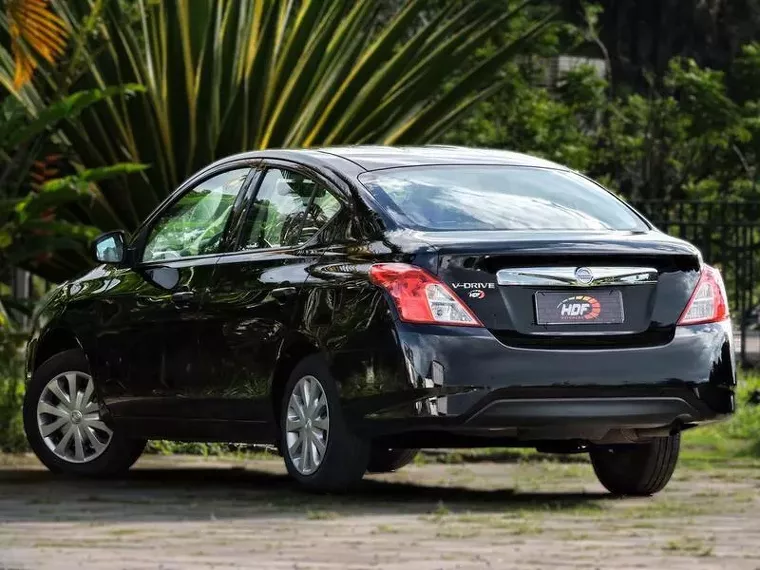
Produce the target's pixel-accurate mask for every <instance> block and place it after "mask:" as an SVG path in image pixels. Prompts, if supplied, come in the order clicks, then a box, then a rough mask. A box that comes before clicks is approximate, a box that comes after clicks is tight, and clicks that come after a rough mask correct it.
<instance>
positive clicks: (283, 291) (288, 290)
mask: <svg viewBox="0 0 760 570" xmlns="http://www.w3.org/2000/svg"><path fill="white" fill-rule="evenodd" d="M295 294H296V288H295V287H277V288H276V289H272V297H274V298H275V299H277V300H278V301H284V300H285V299H287V298H288V297H292V296H293V295H295Z"/></svg>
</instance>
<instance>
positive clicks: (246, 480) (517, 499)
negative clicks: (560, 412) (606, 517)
mask: <svg viewBox="0 0 760 570" xmlns="http://www.w3.org/2000/svg"><path fill="white" fill-rule="evenodd" d="M609 499H611V496H610V495H608V494H605V493H602V492H599V493H543V492H539V493H534V492H516V491H515V490H514V489H512V488H509V487H502V488H476V487H474V486H462V485H453V486H449V484H446V485H442V484H438V483H430V482H427V481H422V482H417V481H412V480H410V479H409V478H405V479H400V480H398V481H394V480H393V479H392V478H391V479H389V480H378V479H366V480H365V481H363V482H362V483H361V484H360V485H359V486H358V487H357V488H356V489H354V490H352V491H350V492H348V493H345V494H339V495H337V494H336V495H324V494H316V493H309V492H305V491H304V490H302V489H301V488H299V487H298V485H297V484H296V483H295V482H294V481H292V480H291V479H290V478H288V477H287V476H286V475H284V474H279V473H271V472H267V471H264V470H258V469H251V468H231V469H230V468H226V469H225V468H173V469H164V468H162V469H152V468H142V469H135V470H133V471H131V472H130V473H129V474H128V475H127V476H125V477H123V478H119V479H110V480H83V479H69V478H61V477H58V476H55V475H53V474H51V473H48V472H45V471H39V470H24V469H18V470H2V471H0V519H1V520H4V521H7V522H11V521H23V522H35V521H37V522H43V521H77V520H87V521H88V522H90V523H97V522H102V523H109V522H110V523H112V522H130V521H132V522H138V521H145V520H177V521H180V520H182V521H188V520H208V519H209V518H210V517H211V518H213V519H215V520H222V519H239V518H248V519H256V518H269V517H278V516H283V515H290V516H300V517H303V516H307V517H309V518H321V517H322V516H324V517H329V516H332V515H337V516H357V515H363V514H367V515H375V514H386V515H393V514H409V515H431V516H436V514H441V513H442V512H445V513H449V512H450V513H460V512H461V513H465V512H471V513H483V514H489V513H494V514H496V513H498V514H505V513H507V512H509V511H520V510H526V509H527V510H537V509H538V510H547V511H556V512H563V511H568V510H570V511H573V510H578V509H582V510H589V509H594V508H597V509H601V508H602V506H601V505H600V501H604V500H609Z"/></svg>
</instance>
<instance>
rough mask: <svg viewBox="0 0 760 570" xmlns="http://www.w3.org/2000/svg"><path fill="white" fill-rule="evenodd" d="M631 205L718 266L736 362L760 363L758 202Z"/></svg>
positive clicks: (661, 202)
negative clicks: (728, 308) (729, 313)
mask: <svg viewBox="0 0 760 570" xmlns="http://www.w3.org/2000/svg"><path fill="white" fill-rule="evenodd" d="M633 205H634V206H635V207H636V208H637V209H638V210H639V211H640V212H641V213H642V214H644V215H645V216H646V217H647V218H648V219H649V221H651V222H652V223H653V224H654V225H655V226H657V227H658V228H659V229H660V230H662V231H664V232H667V233H668V234H670V235H673V236H676V237H680V238H683V239H686V240H688V241H690V242H691V243H693V244H694V245H696V246H697V247H698V248H699V249H700V250H701V251H702V256H703V257H704V259H705V261H706V262H707V263H709V264H711V265H715V266H716V267H719V268H720V270H721V272H722V273H723V278H724V280H725V282H726V289H727V291H728V297H729V303H730V305H731V311H732V314H733V316H734V324H735V329H736V332H735V336H736V341H737V352H738V355H739V357H740V360H741V362H742V363H743V364H745V365H757V364H758V363H760V312H758V305H760V283H758V278H759V277H760V201H750V202H735V201H718V202H700V201H691V200H670V201H664V200H645V201H639V202H634V203H633Z"/></svg>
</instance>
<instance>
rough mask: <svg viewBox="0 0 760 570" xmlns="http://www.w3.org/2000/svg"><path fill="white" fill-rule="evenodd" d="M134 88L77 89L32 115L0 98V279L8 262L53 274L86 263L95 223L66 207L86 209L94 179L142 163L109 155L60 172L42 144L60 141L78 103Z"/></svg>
mask: <svg viewBox="0 0 760 570" xmlns="http://www.w3.org/2000/svg"><path fill="white" fill-rule="evenodd" d="M138 89H139V87H138V86H132V85H125V86H122V87H114V88H109V89H103V90H90V91H81V92H77V93H74V94H72V95H69V96H67V97H65V98H63V99H62V100H60V101H58V102H56V103H53V104H51V105H50V106H48V107H47V108H45V109H44V110H42V111H41V112H40V113H39V115H37V116H36V117H30V116H29V115H28V113H27V112H26V110H25V109H24V108H23V107H22V106H21V105H20V103H19V102H18V100H17V99H16V98H14V97H6V98H5V99H4V100H3V102H2V104H0V284H2V283H3V281H6V280H7V279H8V274H7V272H8V271H9V270H10V268H13V267H25V268H28V269H32V270H34V269H36V268H38V267H39V266H40V265H44V266H45V271H44V272H43V273H45V274H47V275H49V276H51V277H53V278H54V279H55V278H56V277H57V278H61V277H63V276H65V275H66V274H69V273H71V271H75V270H76V269H78V268H79V267H81V266H82V265H83V264H86V263H88V259H89V256H88V255H87V254H86V251H85V249H86V244H87V242H88V240H90V239H92V238H93V237H94V236H95V235H97V233H99V230H98V229H97V228H94V227H92V226H90V225H87V224H83V223H81V221H80V220H77V219H76V217H74V216H72V214H73V210H72V209H73V208H75V207H76V205H77V204H82V203H83V204H85V205H86V206H87V208H88V209H89V208H91V207H92V205H93V204H96V203H103V202H104V199H103V196H102V194H101V193H100V191H99V188H98V183H99V182H101V181H104V180H107V179H109V178H112V177H114V176H124V175H126V174H129V173H132V172H139V171H140V170H142V169H143V168H144V167H143V166H141V165H139V164H134V163H116V164H113V165H109V166H105V167H99V168H92V169H83V168H81V167H78V168H77V167H76V165H75V164H74V163H70V164H69V167H70V168H72V172H71V174H69V175H67V176H60V175H59V174H60V173H59V172H58V171H57V169H55V168H51V167H50V163H49V161H47V160H45V158H46V155H47V154H48V151H49V149H50V148H55V149H56V150H58V149H61V148H65V147H63V145H61V144H57V145H56V144H55V142H56V141H55V139H56V137H57V136H58V135H57V128H58V126H59V125H60V123H61V122H62V121H65V120H74V119H75V118H76V116H77V115H78V114H79V113H81V112H82V111H83V110H84V109H87V108H88V107H90V106H92V105H94V104H96V103H98V102H101V101H104V100H107V99H108V98H109V97H111V96H113V95H115V94H119V95H122V94H127V93H133V92H135V91H136V90H138ZM104 207H107V204H106V205H105V206H104ZM64 252H65V253H64ZM56 253H57V254H58V255H57V256H55V257H54V254H56ZM36 272H37V273H40V271H36ZM1 293H2V292H1V291H0V327H6V328H8V327H12V322H11V320H10V319H9V315H8V311H7V310H5V308H4V304H7V303H9V302H11V300H10V299H8V298H4V297H3V296H2V294H1ZM17 308H19V307H17Z"/></svg>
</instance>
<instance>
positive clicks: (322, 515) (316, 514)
mask: <svg viewBox="0 0 760 570" xmlns="http://www.w3.org/2000/svg"><path fill="white" fill-rule="evenodd" d="M339 517H340V515H339V514H338V513H336V512H335V511H307V512H306V518H307V519H309V520H310V521H329V520H334V519H337V518H339Z"/></svg>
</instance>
